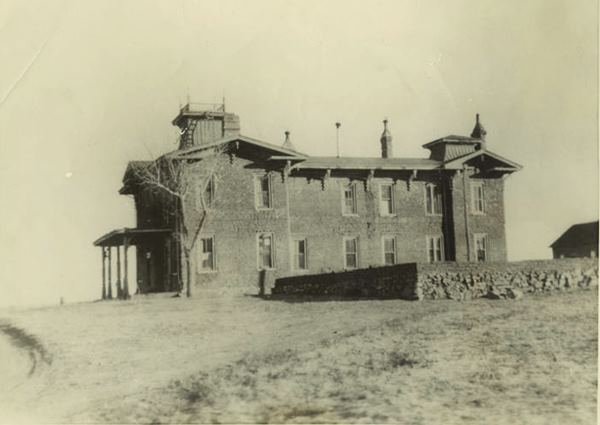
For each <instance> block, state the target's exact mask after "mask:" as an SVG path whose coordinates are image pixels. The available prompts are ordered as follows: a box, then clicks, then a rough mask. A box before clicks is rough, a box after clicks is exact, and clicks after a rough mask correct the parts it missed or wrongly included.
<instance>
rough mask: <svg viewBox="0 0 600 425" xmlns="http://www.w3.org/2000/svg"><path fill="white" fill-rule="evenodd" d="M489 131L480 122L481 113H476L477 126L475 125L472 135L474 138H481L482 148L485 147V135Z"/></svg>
mask: <svg viewBox="0 0 600 425" xmlns="http://www.w3.org/2000/svg"><path fill="white" fill-rule="evenodd" d="M486 134H487V131H485V128H483V125H482V124H481V123H480V122H479V114H476V115H475V127H473V131H472V132H471V137H472V138H474V139H479V140H481V149H485V135H486Z"/></svg>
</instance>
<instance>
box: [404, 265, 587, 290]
mask: <svg viewBox="0 0 600 425" xmlns="http://www.w3.org/2000/svg"><path fill="white" fill-rule="evenodd" d="M597 285H598V261H597V260H596V259H590V258H569V259H556V260H534V261H518V262H508V263H484V264H482V263H479V264H477V263H440V264H419V266H418V278H417V281H416V284H415V287H414V290H415V295H416V298H418V299H444V298H450V299H455V300H464V299H470V298H479V297H483V296H487V295H488V294H493V293H502V290H503V288H507V287H509V288H514V289H518V290H519V291H522V292H524V293H526V292H545V291H564V290H568V289H575V288H588V287H590V286H597Z"/></svg>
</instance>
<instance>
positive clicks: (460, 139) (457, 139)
mask: <svg viewBox="0 0 600 425" xmlns="http://www.w3.org/2000/svg"><path fill="white" fill-rule="evenodd" d="M481 142H482V140H481V139H476V138H474V137H468V136H457V135H455V134H450V135H448V136H445V137H441V138H439V139H435V140H433V141H431V142H429V143H425V144H424V145H422V146H423V147H424V148H426V149H427V148H430V147H432V146H434V145H437V144H438V143H463V144H464V143H467V144H471V143H481Z"/></svg>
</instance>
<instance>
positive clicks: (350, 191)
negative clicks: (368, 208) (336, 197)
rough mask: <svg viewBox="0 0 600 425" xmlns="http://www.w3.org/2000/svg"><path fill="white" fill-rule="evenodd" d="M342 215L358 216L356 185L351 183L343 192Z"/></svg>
mask: <svg viewBox="0 0 600 425" xmlns="http://www.w3.org/2000/svg"><path fill="white" fill-rule="evenodd" d="M342 195H343V199H342V214H343V215H356V214H357V211H358V210H357V208H356V185H355V184H353V183H350V184H348V185H346V186H344V190H343V192H342Z"/></svg>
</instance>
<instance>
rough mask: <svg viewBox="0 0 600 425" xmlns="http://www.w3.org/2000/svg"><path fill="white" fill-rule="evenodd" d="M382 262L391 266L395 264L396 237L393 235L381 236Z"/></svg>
mask: <svg viewBox="0 0 600 425" xmlns="http://www.w3.org/2000/svg"><path fill="white" fill-rule="evenodd" d="M381 239H382V242H383V243H382V245H383V264H385V265H386V266H391V265H393V264H396V238H395V237H394V236H383V237H382V238H381Z"/></svg>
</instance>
